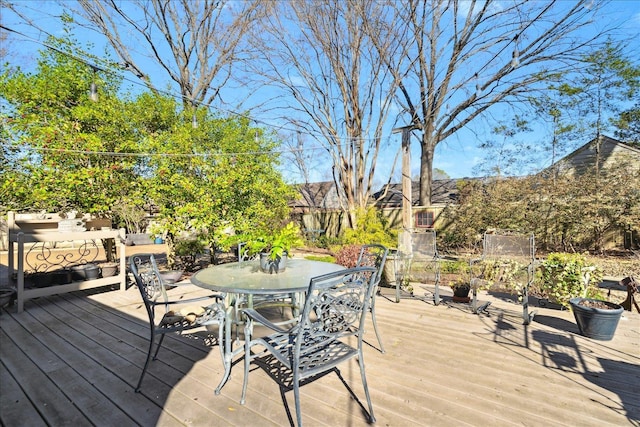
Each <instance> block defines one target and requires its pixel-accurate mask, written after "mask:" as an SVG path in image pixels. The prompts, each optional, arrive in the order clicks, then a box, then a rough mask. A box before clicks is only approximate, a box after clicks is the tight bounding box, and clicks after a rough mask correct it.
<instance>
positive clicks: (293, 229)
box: [239, 222, 303, 273]
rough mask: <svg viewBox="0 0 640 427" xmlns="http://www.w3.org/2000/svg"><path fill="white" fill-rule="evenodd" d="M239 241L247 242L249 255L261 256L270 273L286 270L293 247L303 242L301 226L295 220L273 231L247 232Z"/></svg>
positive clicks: (262, 262)
mask: <svg viewBox="0 0 640 427" xmlns="http://www.w3.org/2000/svg"><path fill="white" fill-rule="evenodd" d="M239 241H244V242H245V248H246V255H247V256H254V255H259V256H260V266H261V268H262V270H263V271H265V272H269V273H274V272H275V273H278V272H280V271H284V270H285V268H286V259H287V256H288V254H289V251H290V250H291V248H292V247H295V246H300V245H302V243H303V240H302V237H301V232H300V227H299V226H298V225H297V224H295V223H293V222H289V223H287V225H285V226H284V227H282V228H280V229H278V230H275V231H273V232H263V233H253V234H250V235H246V234H245V235H243V236H241V238H240V239H239Z"/></svg>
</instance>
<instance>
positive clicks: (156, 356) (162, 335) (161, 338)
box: [153, 334, 164, 360]
mask: <svg viewBox="0 0 640 427" xmlns="http://www.w3.org/2000/svg"><path fill="white" fill-rule="evenodd" d="M162 341H164V334H161V335H160V339H159V340H158V347H156V352H155V353H154V354H153V360H156V359H157V358H158V352H159V351H160V347H162Z"/></svg>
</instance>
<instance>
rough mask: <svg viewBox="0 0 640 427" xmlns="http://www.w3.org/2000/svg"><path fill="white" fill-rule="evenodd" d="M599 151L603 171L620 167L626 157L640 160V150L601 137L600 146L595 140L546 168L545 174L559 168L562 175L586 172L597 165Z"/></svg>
mask: <svg viewBox="0 0 640 427" xmlns="http://www.w3.org/2000/svg"><path fill="white" fill-rule="evenodd" d="M598 150H599V155H600V167H602V168H603V169H606V168H608V167H615V166H618V165H619V164H620V161H622V159H623V158H625V157H627V158H629V157H631V158H637V159H639V160H640V149H638V148H636V147H633V146H631V145H628V144H625V143H624V142H622V141H618V140H617V139H614V138H610V137H608V136H604V135H602V136H601V137H600V144H598V138H593V139H592V140H591V141H589V142H587V143H586V144H584V145H583V146H582V147H580V148H578V149H576V150H575V151H574V152H572V153H570V154H568V155H566V156H565V157H563V158H562V159H560V160H558V161H557V162H555V163H554V164H553V165H551V166H549V167H548V168H546V169H545V170H544V171H543V173H545V172H550V171H552V170H555V169H556V168H558V170H559V171H560V172H561V173H567V172H569V171H575V172H577V173H580V172H584V171H585V170H586V169H587V168H590V167H592V166H594V165H595V163H596V159H597V158H598ZM635 164H636V165H638V167H639V168H640V162H636V163H635Z"/></svg>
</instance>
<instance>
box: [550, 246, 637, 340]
mask: <svg viewBox="0 0 640 427" xmlns="http://www.w3.org/2000/svg"><path fill="white" fill-rule="evenodd" d="M601 280H602V271H601V270H600V269H599V268H597V267H596V266H593V265H590V264H589V263H588V262H587V260H586V258H585V257H584V256H583V255H581V254H568V253H551V254H549V255H548V256H547V258H546V259H545V260H544V261H543V262H542V284H541V285H540V288H541V291H542V292H543V293H544V294H545V296H547V297H548V298H549V299H550V300H552V301H554V302H557V303H559V304H562V305H563V306H565V307H570V308H571V311H572V312H573V317H574V318H575V319H576V324H577V325H578V329H579V331H580V334H582V335H584V336H586V337H588V338H593V339H596V340H604V341H607V340H610V339H612V338H613V335H614V333H615V331H616V328H617V326H618V321H619V320H620V317H621V316H622V312H623V311H624V308H623V307H622V306H621V305H619V304H614V303H612V302H608V301H605V300H603V299H602V297H601V296H600V294H599V288H598V283H600V281H601Z"/></svg>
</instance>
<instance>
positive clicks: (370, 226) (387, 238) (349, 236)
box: [342, 208, 397, 248]
mask: <svg viewBox="0 0 640 427" xmlns="http://www.w3.org/2000/svg"><path fill="white" fill-rule="evenodd" d="M342 241H343V243H345V244H347V245H348V244H358V245H365V244H371V243H377V244H380V245H384V246H386V247H387V248H390V247H394V246H395V245H396V241H397V236H396V235H394V233H393V232H392V231H391V230H389V228H388V222H387V220H386V219H385V218H384V217H383V216H382V213H381V212H379V211H378V210H376V209H374V208H369V209H367V210H361V211H359V212H358V220H357V223H356V228H355V229H347V230H345V231H344V234H343V238H342Z"/></svg>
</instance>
